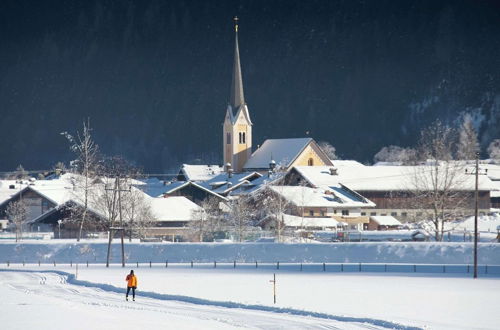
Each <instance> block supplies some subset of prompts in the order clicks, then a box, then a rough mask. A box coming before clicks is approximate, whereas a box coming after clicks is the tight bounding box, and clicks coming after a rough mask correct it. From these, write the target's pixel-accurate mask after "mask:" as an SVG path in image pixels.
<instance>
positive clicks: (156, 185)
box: [136, 179, 185, 197]
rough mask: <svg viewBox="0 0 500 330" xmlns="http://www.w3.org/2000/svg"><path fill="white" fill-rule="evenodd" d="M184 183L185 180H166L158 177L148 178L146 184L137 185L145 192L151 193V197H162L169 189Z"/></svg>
mask: <svg viewBox="0 0 500 330" xmlns="http://www.w3.org/2000/svg"><path fill="white" fill-rule="evenodd" d="M182 183H185V182H184V181H182V182H180V183H179V181H174V182H166V181H161V180H158V179H156V180H147V181H145V182H144V184H142V185H137V186H136V187H137V188H139V189H140V190H142V191H143V192H144V193H145V194H147V195H149V196H150V197H161V196H163V194H165V193H166V192H167V191H170V190H172V189H173V188H176V187H177V186H179V185H180V184H182Z"/></svg>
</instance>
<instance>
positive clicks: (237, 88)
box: [229, 17, 245, 110]
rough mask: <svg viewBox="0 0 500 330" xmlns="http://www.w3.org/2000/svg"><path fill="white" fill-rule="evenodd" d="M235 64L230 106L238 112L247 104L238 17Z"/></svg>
mask: <svg viewBox="0 0 500 330" xmlns="http://www.w3.org/2000/svg"><path fill="white" fill-rule="evenodd" d="M234 32H235V42H234V62H233V79H232V82H231V99H230V102H229V104H230V105H231V107H232V108H233V110H237V109H238V108H239V107H240V106H242V105H243V104H245V96H244V94H243V79H242V77H241V64H240V48H239V45H238V17H235V18H234Z"/></svg>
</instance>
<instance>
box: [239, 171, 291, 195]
mask: <svg viewBox="0 0 500 330" xmlns="http://www.w3.org/2000/svg"><path fill="white" fill-rule="evenodd" d="M285 175H286V173H285V172H274V173H271V175H270V176H269V175H263V176H261V177H260V178H257V179H255V180H253V181H250V182H248V183H246V184H244V185H240V186H239V187H238V188H237V189H234V190H232V191H231V194H232V195H240V194H248V195H250V194H255V193H258V192H259V191H260V190H261V189H263V188H264V187H266V186H268V185H272V184H275V183H277V182H278V181H279V180H280V179H282V178H283V177H284V176H285Z"/></svg>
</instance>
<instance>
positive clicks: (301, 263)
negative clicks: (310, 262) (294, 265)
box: [300, 263, 302, 271]
mask: <svg viewBox="0 0 500 330" xmlns="http://www.w3.org/2000/svg"><path fill="white" fill-rule="evenodd" d="M300 271H302V263H300Z"/></svg>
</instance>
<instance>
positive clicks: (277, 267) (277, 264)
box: [276, 261, 280, 269]
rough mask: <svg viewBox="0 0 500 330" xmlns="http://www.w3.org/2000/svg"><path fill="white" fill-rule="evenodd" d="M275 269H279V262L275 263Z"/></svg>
mask: <svg viewBox="0 0 500 330" xmlns="http://www.w3.org/2000/svg"><path fill="white" fill-rule="evenodd" d="M276 269H280V262H279V261H278V262H277V263H276Z"/></svg>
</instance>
